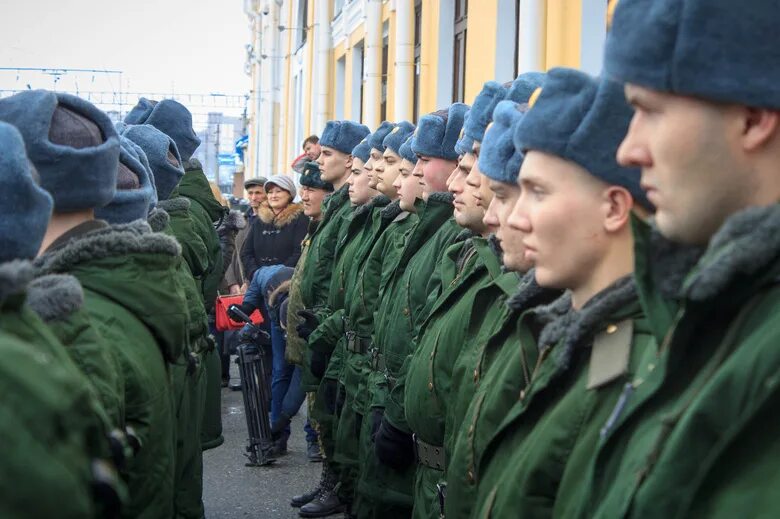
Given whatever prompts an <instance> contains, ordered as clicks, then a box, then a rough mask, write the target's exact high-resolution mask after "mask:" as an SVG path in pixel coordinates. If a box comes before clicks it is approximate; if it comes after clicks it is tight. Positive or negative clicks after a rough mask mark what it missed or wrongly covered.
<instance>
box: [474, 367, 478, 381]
mask: <svg viewBox="0 0 780 519" xmlns="http://www.w3.org/2000/svg"><path fill="white" fill-rule="evenodd" d="M477 380H479V370H477V369H475V370H474V382H476V381H477Z"/></svg>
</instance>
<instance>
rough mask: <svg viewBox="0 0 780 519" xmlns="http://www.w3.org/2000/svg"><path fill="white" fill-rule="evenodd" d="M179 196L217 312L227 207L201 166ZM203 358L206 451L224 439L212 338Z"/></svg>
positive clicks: (209, 304)
mask: <svg viewBox="0 0 780 519" xmlns="http://www.w3.org/2000/svg"><path fill="white" fill-rule="evenodd" d="M179 196H182V197H184V198H186V199H188V200H189V201H190V208H189V213H190V216H191V218H192V224H193V229H194V230H195V232H196V233H197V235H198V236H199V237H200V240H201V242H203V244H204V245H205V246H206V258H207V261H208V263H207V267H206V271H205V272H204V274H203V278H202V283H201V293H202V294H203V305H204V306H205V307H206V312H207V313H209V314H210V313H212V312H213V311H214V304H215V303H216V299H217V289H218V288H219V284H220V283H221V282H222V276H223V275H224V270H225V265H223V257H222V248H221V246H220V244H219V236H218V235H217V231H216V227H217V225H219V222H221V220H222V218H223V217H224V216H225V215H226V214H227V213H228V210H227V208H225V207H223V206H222V205H221V204H220V203H219V202H218V201H217V199H216V198H214V194H213V193H212V192H211V187H210V186H209V181H208V179H207V178H206V175H204V174H203V171H202V170H199V169H196V170H190V171H187V172H186V173H185V174H184V176H183V177H182V179H181V181H180V182H179V185H178V186H177V187H176V188H175V189H174V190H173V192H172V193H171V196H170V198H172V199H173V198H176V197H179ZM174 232H175V229H174ZM202 359H203V364H204V366H205V370H206V374H205V376H206V397H205V398H206V402H205V408H204V410H203V421H202V424H201V444H202V446H203V450H206V449H213V448H215V447H219V446H220V445H222V442H224V441H225V439H224V438H223V436H222V364H221V361H220V359H219V352H218V351H217V350H216V348H214V344H213V341H212V340H210V342H209V346H208V347H207V348H206V350H205V351H204V352H203V356H202Z"/></svg>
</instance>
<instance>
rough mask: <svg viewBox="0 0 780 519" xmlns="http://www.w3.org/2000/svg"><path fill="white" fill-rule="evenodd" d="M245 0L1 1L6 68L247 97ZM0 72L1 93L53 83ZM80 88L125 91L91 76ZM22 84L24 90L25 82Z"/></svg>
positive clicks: (0, 53) (0, 54)
mask: <svg viewBox="0 0 780 519" xmlns="http://www.w3.org/2000/svg"><path fill="white" fill-rule="evenodd" d="M242 5H243V3H242V1H241V0H124V1H117V0H0V67H52V68H96V69H116V70H122V71H123V75H122V78H123V85H122V88H123V90H124V91H125V92H127V91H131V92H137V91H144V92H150V91H151V92H171V91H172V89H174V88H175V91H176V92H178V93H185V92H188V93H210V92H221V93H230V94H233V93H235V94H243V93H246V92H247V91H248V90H249V88H250V79H249V77H248V76H246V75H245V74H244V61H245V58H246V53H245V50H244V45H245V44H246V43H247V42H249V40H250V38H251V36H250V33H249V28H248V20H247V18H246V16H245V15H244V13H243V10H242ZM30 77H31V76H29V75H25V76H24V77H22V78H21V79H17V78H16V75H15V74H9V73H2V74H0V89H9V88H11V89H15V88H24V87H25V85H26V83H27V82H28V81H34V82H35V83H36V84H32V85H31V86H32V87H33V88H51V85H52V78H51V77H46V76H40V75H38V76H35V77H33V78H32V79H30ZM74 79H76V80H77V81H79V82H80V84H79V85H78V86H79V88H80V89H81V90H90V89H100V90H104V89H109V88H112V87H113V88H118V85H116V86H114V85H113V83H112V81H113V82H115V81H116V77H114V79H113V80H112V79H111V78H108V79H107V78H105V77H101V76H98V77H97V78H94V79H93V78H91V77H90V75H84V74H82V75H78V77H77V78H76V77H71V78H66V77H63V78H62V79H61V81H62V84H63V87H64V89H70V88H71V87H70V85H66V84H65V83H66V81H72V80H74ZM20 82H21V83H22V84H19V83H20Z"/></svg>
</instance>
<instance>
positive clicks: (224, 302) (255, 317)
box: [214, 294, 263, 332]
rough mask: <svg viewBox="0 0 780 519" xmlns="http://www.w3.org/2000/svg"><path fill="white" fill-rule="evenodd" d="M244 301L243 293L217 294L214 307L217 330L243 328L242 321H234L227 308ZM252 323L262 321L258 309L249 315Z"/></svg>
mask: <svg viewBox="0 0 780 519" xmlns="http://www.w3.org/2000/svg"><path fill="white" fill-rule="evenodd" d="M243 302H244V294H238V295H235V296H217V304H216V307H215V309H214V312H215V313H216V316H215V317H216V320H217V322H216V326H217V331H220V332H225V331H228V330H240V329H241V328H243V326H244V323H242V322H240V321H234V320H233V319H231V318H230V317H229V316H228V313H227V309H228V308H230V307H231V306H232V305H240V304H241V303H243ZM249 318H250V319H252V322H253V323H254V324H261V323H262V322H263V315H262V314H261V313H260V310H255V311H254V312H252V315H250V316H249Z"/></svg>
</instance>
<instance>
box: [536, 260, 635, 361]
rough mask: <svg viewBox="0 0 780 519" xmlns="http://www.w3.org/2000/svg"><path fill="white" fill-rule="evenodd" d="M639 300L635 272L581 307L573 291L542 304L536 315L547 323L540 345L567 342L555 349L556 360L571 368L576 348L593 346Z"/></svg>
mask: <svg viewBox="0 0 780 519" xmlns="http://www.w3.org/2000/svg"><path fill="white" fill-rule="evenodd" d="M637 299H638V295H637V290H636V283H635V281H634V277H633V276H631V275H628V276H624V277H622V278H620V279H618V280H617V281H615V282H614V283H613V284H612V285H610V286H609V287H607V288H605V289H604V290H602V291H601V292H599V293H598V294H596V295H595V296H593V297H592V298H591V299H590V301H588V302H587V303H586V304H585V306H583V307H582V308H581V309H580V310H575V309H574V308H572V306H571V293H569V292H566V293H565V294H564V295H562V296H561V297H559V298H558V299H556V300H555V301H553V302H552V303H550V304H549V305H545V306H541V307H539V308H538V309H537V311H536V317H537V319H539V321H540V322H542V323H544V328H543V329H542V333H541V334H540V335H539V342H538V343H539V346H540V348H543V347H546V346H552V345H557V344H558V343H560V342H561V341H563V344H562V345H561V346H560V347H558V348H556V351H555V352H554V355H555V362H556V364H557V366H558V367H559V368H561V369H562V370H566V369H568V368H569V365H570V363H571V358H572V356H573V354H574V351H575V349H578V348H589V347H590V346H591V343H592V341H593V337H594V336H595V335H596V333H597V332H599V331H600V330H601V328H603V326H604V325H605V324H607V321H608V320H610V319H612V318H613V316H614V315H615V314H616V313H617V312H618V311H620V310H621V309H623V308H625V307H626V306H627V305H630V304H632V303H634V302H636V301H637Z"/></svg>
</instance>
